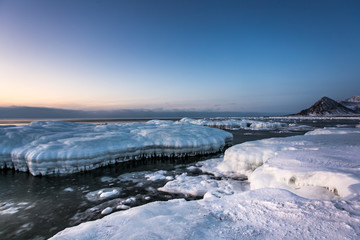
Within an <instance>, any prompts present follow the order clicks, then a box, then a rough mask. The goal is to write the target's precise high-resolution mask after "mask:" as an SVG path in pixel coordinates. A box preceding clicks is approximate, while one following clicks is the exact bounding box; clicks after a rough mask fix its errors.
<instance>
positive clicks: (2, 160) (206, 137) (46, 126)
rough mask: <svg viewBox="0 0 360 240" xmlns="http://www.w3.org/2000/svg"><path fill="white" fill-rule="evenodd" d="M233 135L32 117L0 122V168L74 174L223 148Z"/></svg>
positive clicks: (175, 125) (156, 124) (158, 124)
mask: <svg viewBox="0 0 360 240" xmlns="http://www.w3.org/2000/svg"><path fill="white" fill-rule="evenodd" d="M231 141H232V135H231V134H230V133H228V132H225V131H222V130H220V129H212V128H208V127H203V126H197V125H193V124H189V123H180V122H173V121H158V120H154V121H149V122H147V123H128V124H124V123H122V124H112V125H95V124H85V123H71V122H62V121H34V122H32V123H30V124H28V125H22V126H0V168H14V169H15V170H19V171H29V172H30V173H31V174H32V175H48V174H56V173H74V172H79V171H84V170H91V169H95V168H97V167H101V166H105V165H109V164H113V163H115V162H121V161H127V160H131V159H137V158H141V157H155V156H157V157H162V156H167V157H182V156H187V155H197V154H208V153H214V152H218V151H220V150H222V149H223V148H224V147H225V146H226V145H227V144H230V143H231Z"/></svg>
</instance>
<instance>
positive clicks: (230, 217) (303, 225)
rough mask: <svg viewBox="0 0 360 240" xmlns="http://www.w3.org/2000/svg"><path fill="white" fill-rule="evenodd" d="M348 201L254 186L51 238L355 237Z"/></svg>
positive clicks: (359, 230)
mask: <svg viewBox="0 0 360 240" xmlns="http://www.w3.org/2000/svg"><path fill="white" fill-rule="evenodd" d="M352 204H353V203H351V202H350V203H342V201H318V200H309V199H304V198H301V197H298V196H296V195H294V194H292V193H290V192H288V191H286V190H280V189H259V190H254V191H247V192H242V193H236V194H233V195H226V196H223V197H221V198H207V199H204V200H198V201H185V200H182V199H177V200H171V201H167V202H153V203H150V204H146V205H143V206H140V207H134V208H131V209H129V210H127V211H121V212H116V213H113V214H111V215H108V216H106V217H104V218H102V219H100V220H96V221H92V222H86V223H82V224H80V225H78V226H76V227H71V228H67V229H65V230H63V231H61V232H60V233H58V234H56V235H55V236H54V237H53V238H52V239H53V240H55V239H64V240H65V239H78V240H82V239H99V240H102V239H103V240H109V239H118V240H121V239H127V240H128V239H174V240H177V239H275V240H277V239H318V238H324V239H358V237H359V234H360V227H359V214H360V210H359V208H357V207H356V205H352ZM354 204H357V202H356V203H354Z"/></svg>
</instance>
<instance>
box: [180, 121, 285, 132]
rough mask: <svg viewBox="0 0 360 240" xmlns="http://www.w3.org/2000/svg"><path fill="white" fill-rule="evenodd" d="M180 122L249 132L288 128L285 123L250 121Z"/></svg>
mask: <svg viewBox="0 0 360 240" xmlns="http://www.w3.org/2000/svg"><path fill="white" fill-rule="evenodd" d="M180 122H186V123H191V124H195V125H201V126H208V127H216V128H221V129H229V130H237V129H251V130H264V129H279V128H284V127H288V124H286V123H280V122H265V121H255V120H250V119H232V118H230V119H216V118H215V119H191V118H183V119H181V120H180Z"/></svg>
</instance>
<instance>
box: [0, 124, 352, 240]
mask: <svg viewBox="0 0 360 240" xmlns="http://www.w3.org/2000/svg"><path fill="white" fill-rule="evenodd" d="M276 121H279V120H276ZM291 122H294V120H291ZM297 123H298V124H304V125H310V126H313V127H324V126H326V127H329V126H334V127H336V126H337V127H354V126H355V125H357V124H359V121H358V120H326V121H319V120H317V121H315V122H314V121H309V120H303V121H301V122H299V120H297ZM230 132H231V133H232V134H233V135H234V144H238V143H242V142H246V141H252V140H258V139H263V138H269V137H286V136H292V135H298V134H304V133H305V131H304V130H301V129H298V130H296V129H292V130H291V131H286V130H285V131H284V130H281V131H277V130H270V131H265V130H257V131H253V130H237V131H230ZM218 156H219V154H217V155H211V156H203V157H189V158H184V159H176V160H166V159H152V160H139V161H132V162H127V163H121V164H116V165H113V166H108V167H104V168H100V169H96V170H93V171H90V172H84V173H77V174H71V175H65V176H52V177H33V176H31V175H30V174H28V173H21V172H15V171H12V170H7V171H0V239H46V238H49V237H51V236H53V235H54V234H55V233H57V232H59V231H61V230H63V229H64V228H66V227H69V226H74V225H77V224H79V223H81V222H84V221H89V220H94V219H98V218H100V217H102V216H104V215H105V214H104V213H106V211H110V212H111V211H121V210H125V209H127V208H129V207H134V206H138V205H142V204H145V203H148V202H152V201H159V200H160V201H166V200H169V199H173V198H179V197H184V196H182V195H177V194H168V193H163V192H160V191H158V190H157V188H159V187H162V186H164V185H165V183H166V182H167V181H169V180H171V179H173V178H174V177H175V176H176V175H180V174H182V173H185V172H186V173H187V174H188V175H189V176H193V175H199V174H202V173H201V172H194V171H189V170H188V167H189V166H193V165H195V163H196V162H198V161H203V160H206V159H209V158H214V157H218ZM159 170H162V171H160V172H157V171H159ZM188 200H192V199H191V198H189V199H188ZM103 211H105V212H103ZM102 212H103V214H102Z"/></svg>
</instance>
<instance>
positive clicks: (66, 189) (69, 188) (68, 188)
mask: <svg viewBox="0 0 360 240" xmlns="http://www.w3.org/2000/svg"><path fill="white" fill-rule="evenodd" d="M73 191H74V189H73V188H72V187H67V188H65V189H64V192H73Z"/></svg>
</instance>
